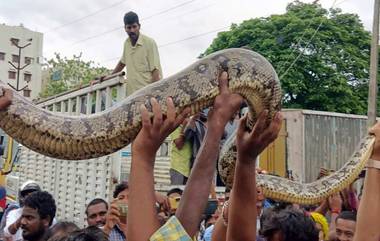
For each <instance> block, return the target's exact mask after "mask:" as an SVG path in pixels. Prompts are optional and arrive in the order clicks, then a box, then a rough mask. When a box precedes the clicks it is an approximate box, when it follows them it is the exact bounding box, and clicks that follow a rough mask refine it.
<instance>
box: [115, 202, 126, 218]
mask: <svg viewBox="0 0 380 241" xmlns="http://www.w3.org/2000/svg"><path fill="white" fill-rule="evenodd" d="M117 207H118V209H119V213H120V216H119V218H120V222H122V223H127V216H128V204H126V203H125V202H124V200H120V201H118V202H117Z"/></svg>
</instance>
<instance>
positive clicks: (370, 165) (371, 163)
mask: <svg viewBox="0 0 380 241" xmlns="http://www.w3.org/2000/svg"><path fill="white" fill-rule="evenodd" d="M365 167H366V168H376V169H379V170H380V161H378V160H374V159H368V161H367V164H366V166H365Z"/></svg>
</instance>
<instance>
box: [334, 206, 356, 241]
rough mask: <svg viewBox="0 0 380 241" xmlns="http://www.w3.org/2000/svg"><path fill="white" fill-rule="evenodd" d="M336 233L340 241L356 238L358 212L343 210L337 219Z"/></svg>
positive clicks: (349, 240)
mask: <svg viewBox="0 0 380 241" xmlns="http://www.w3.org/2000/svg"><path fill="white" fill-rule="evenodd" d="M335 222H336V223H335V233H336V237H337V240H338V241H351V240H354V234H355V228H356V213H355V212H351V211H343V212H341V213H340V214H339V216H338V217H337V218H336V220H335Z"/></svg>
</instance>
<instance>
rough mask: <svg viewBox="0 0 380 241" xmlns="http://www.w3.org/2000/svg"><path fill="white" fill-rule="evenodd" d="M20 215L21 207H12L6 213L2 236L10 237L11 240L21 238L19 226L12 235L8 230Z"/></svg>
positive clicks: (17, 240)
mask: <svg viewBox="0 0 380 241" xmlns="http://www.w3.org/2000/svg"><path fill="white" fill-rule="evenodd" d="M21 215H22V208H18V209H14V210H12V211H10V212H9V213H8V215H7V220H6V222H5V228H4V237H7V238H11V239H12V241H22V240H23V238H22V229H21V228H19V229H18V230H17V232H16V233H15V234H14V235H12V234H11V233H10V232H9V230H8V228H9V226H11V225H12V224H13V223H15V222H16V221H17V220H18V219H19V218H20V217H21Z"/></svg>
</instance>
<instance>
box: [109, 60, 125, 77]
mask: <svg viewBox="0 0 380 241" xmlns="http://www.w3.org/2000/svg"><path fill="white" fill-rule="evenodd" d="M124 67H125V64H123V63H122V62H120V61H119V63H117V65H116V67H115V69H114V70H113V71H112V73H111V74H115V73H119V72H120V71H122V70H123V69H124Z"/></svg>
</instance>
